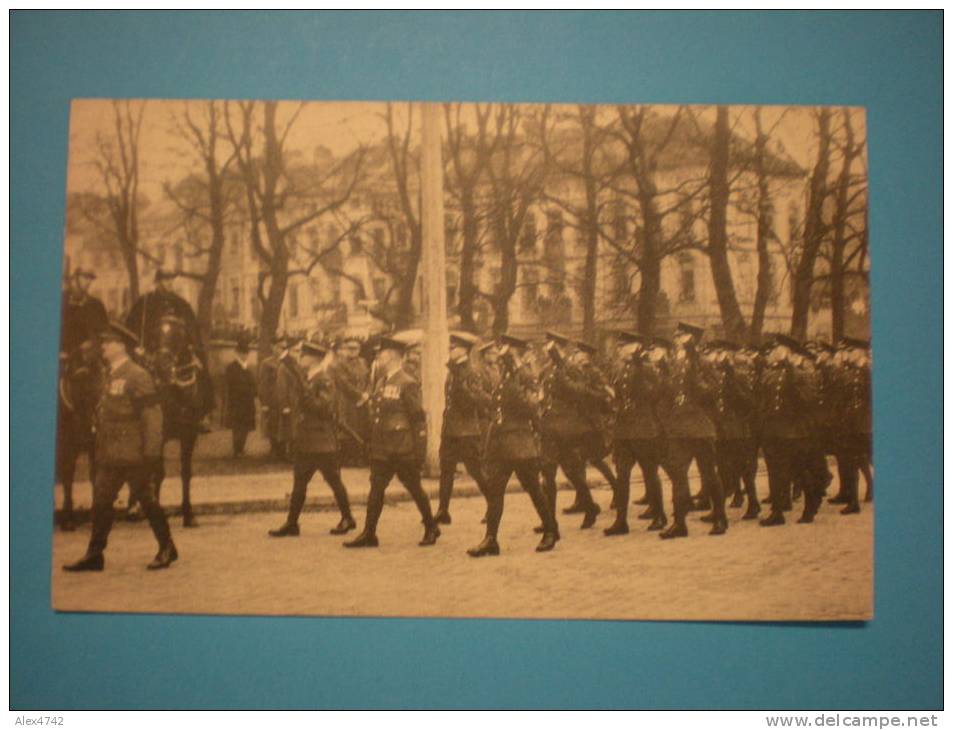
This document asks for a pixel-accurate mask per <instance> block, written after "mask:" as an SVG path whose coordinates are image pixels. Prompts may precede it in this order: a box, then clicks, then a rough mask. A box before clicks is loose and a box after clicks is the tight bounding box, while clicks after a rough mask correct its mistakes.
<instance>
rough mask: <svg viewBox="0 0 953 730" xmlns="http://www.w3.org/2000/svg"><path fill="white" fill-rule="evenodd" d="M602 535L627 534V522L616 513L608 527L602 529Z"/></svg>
mask: <svg viewBox="0 0 953 730" xmlns="http://www.w3.org/2000/svg"><path fill="white" fill-rule="evenodd" d="M602 534H603V535H606V536H608V537H611V536H613V535H628V534H629V523H628V521H626V519H625V517H624V516H623V515H618V516H617V517H616V518H615V522H613V523H612V524H611V525H610V526H609V527H607V528H606V529H604V530H603V531H602Z"/></svg>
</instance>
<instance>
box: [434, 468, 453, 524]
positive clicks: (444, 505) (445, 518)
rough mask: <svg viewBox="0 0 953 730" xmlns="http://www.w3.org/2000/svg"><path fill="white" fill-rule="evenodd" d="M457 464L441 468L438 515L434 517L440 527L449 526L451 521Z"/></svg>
mask: <svg viewBox="0 0 953 730" xmlns="http://www.w3.org/2000/svg"><path fill="white" fill-rule="evenodd" d="M456 466H457V465H456V464H453V465H452V466H451V465H450V464H441V467H440V493H439V501H438V502H437V514H435V515H434V516H433V518H434V521H435V522H436V523H437V524H438V525H449V524H451V522H452V520H451V519H450V498H451V497H452V496H453V478H454V476H455V473H454V472H455V471H456Z"/></svg>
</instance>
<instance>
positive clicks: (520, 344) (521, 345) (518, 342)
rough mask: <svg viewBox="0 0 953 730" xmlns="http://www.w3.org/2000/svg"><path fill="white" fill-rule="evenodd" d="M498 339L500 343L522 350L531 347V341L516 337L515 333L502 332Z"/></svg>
mask: <svg viewBox="0 0 953 730" xmlns="http://www.w3.org/2000/svg"><path fill="white" fill-rule="evenodd" d="M497 339H498V341H499V343H500V345H509V346H510V347H515V348H517V349H520V350H525V349H526V348H527V347H529V342H527V341H526V340H524V339H521V338H519V337H514V336H513V335H508V334H502V335H500V336H499V337H498V338H497Z"/></svg>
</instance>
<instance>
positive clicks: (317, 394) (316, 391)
mask: <svg viewBox="0 0 953 730" xmlns="http://www.w3.org/2000/svg"><path fill="white" fill-rule="evenodd" d="M297 392H298V395H299V400H298V403H297V407H296V408H295V409H294V413H295V419H296V422H295V428H294V441H293V451H294V486H293V487H292V490H291V503H290V506H289V509H288V524H289V525H295V524H297V522H298V517H299V515H300V514H301V509H302V507H303V506H304V501H305V497H306V496H307V493H308V484H309V483H310V482H311V479H312V478H313V477H314V474H315V472H318V471H320V472H321V476H323V477H324V481H326V482H327V483H328V486H329V487H330V488H331V491H332V492H333V494H334V501H335V503H336V504H337V507H338V510H340V512H341V517H342V518H345V519H351V506H350V502H349V500H348V495H347V489H346V488H345V487H344V483H343V482H342V481H341V464H340V459H339V458H338V451H339V449H340V443H339V441H338V434H337V430H336V427H335V421H336V417H337V416H336V411H337V394H336V393H335V389H334V381H333V380H332V379H331V377H329V375H328V374H327V373H324V372H320V371H315V372H313V373H311V374H309V375H308V376H307V378H306V380H305V381H304V382H303V383H302V384H301V387H300V388H299V389H298V391H297Z"/></svg>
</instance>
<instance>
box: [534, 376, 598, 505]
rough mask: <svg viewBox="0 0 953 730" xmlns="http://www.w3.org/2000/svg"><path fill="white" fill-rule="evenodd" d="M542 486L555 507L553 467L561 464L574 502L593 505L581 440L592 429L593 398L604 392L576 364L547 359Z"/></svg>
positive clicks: (542, 381)
mask: <svg viewBox="0 0 953 730" xmlns="http://www.w3.org/2000/svg"><path fill="white" fill-rule="evenodd" d="M540 384H541V386H542V396H543V397H542V404H541V419H540V423H541V431H542V475H543V488H544V490H545V493H546V499H547V500H548V502H549V507H550V510H552V511H553V512H554V513H555V511H556V470H557V468H562V470H563V473H564V474H565V475H566V478H567V479H569V483H570V484H572V486H573V488H574V489H575V491H576V504H577V505H578V506H581V507H583V508H584V510H585V511H586V512H594V511H597V509H598V508H597V507H596V505H595V503H594V502H593V499H592V493H591V492H590V491H589V485H588V484H586V458H585V455H584V451H585V449H584V446H583V445H584V440H585V438H586V437H587V435H589V434H590V433H591V432H592V431H593V430H595V429H594V425H593V423H592V421H591V420H590V419H592V418H593V417H597V416H598V415H601V414H593V402H594V401H595V400H596V399H597V398H599V397H600V395H601V396H604V395H605V392H604V389H603V391H602V392H601V393H599V392H598V390H599V389H598V386H597V385H596V384H595V383H594V382H593V381H591V380H590V379H589V378H588V377H586V375H585V374H584V373H583V372H582V371H580V370H579V369H578V368H576V367H573V366H570V365H556V364H554V363H549V364H548V365H547V366H546V367H545V368H544V369H543V371H542V373H541V375H540Z"/></svg>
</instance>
